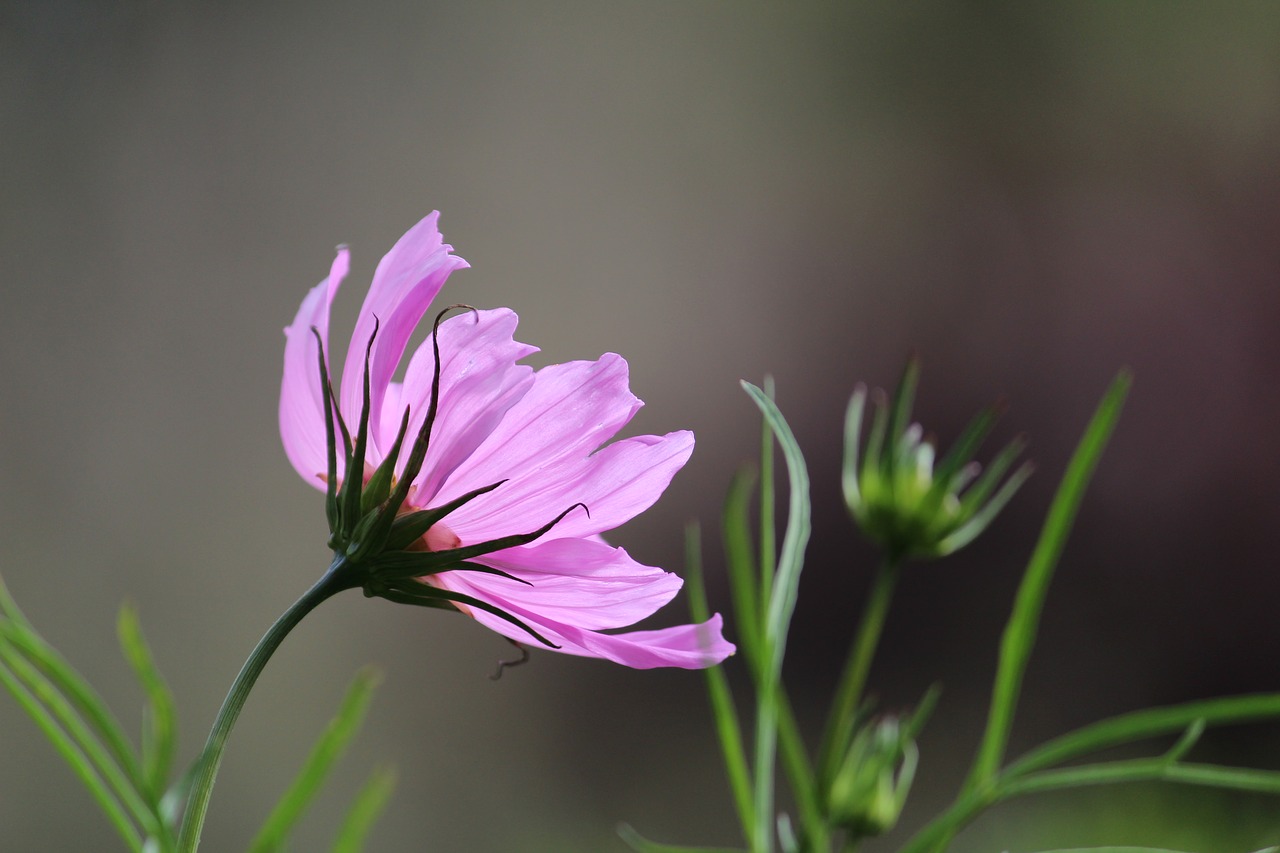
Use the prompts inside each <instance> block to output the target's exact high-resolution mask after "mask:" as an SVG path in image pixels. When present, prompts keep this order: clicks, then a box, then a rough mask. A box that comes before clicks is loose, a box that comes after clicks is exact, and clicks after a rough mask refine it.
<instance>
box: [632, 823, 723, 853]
mask: <svg viewBox="0 0 1280 853" xmlns="http://www.w3.org/2000/svg"><path fill="white" fill-rule="evenodd" d="M618 835H619V836H620V837H621V838H622V840H623V841H624V842H625V843H626V844H627V845H628V846H629V847H630V848H631V849H632V850H634V851H636V853H746V852H745V851H743V850H740V849H738V848H737V847H685V846H681V845H678V844H659V843H658V842H656V841H650V840H649V839H647V838H645V837H644V836H642V835H641V834H640V833H638V832H636V831H635V830H634V829H633V828H632V827H631V826H630V824H625V823H623V824H619V825H618Z"/></svg>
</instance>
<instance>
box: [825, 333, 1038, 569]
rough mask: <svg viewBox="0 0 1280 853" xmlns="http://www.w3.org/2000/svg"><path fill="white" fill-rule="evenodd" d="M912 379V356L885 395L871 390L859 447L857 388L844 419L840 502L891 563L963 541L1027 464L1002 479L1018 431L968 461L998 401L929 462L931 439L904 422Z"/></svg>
mask: <svg viewBox="0 0 1280 853" xmlns="http://www.w3.org/2000/svg"><path fill="white" fill-rule="evenodd" d="M919 377H920V363H919V361H918V360H917V359H915V358H912V359H911V360H910V361H909V362H908V363H907V367H906V370H905V371H904V372H903V375H902V379H901V381H900V382H899V383H898V387H897V389H896V390H895V391H894V394H893V398H892V400H889V399H888V397H887V395H885V394H884V392H882V391H877V392H876V393H875V394H874V395H872V408H873V409H874V412H873V414H872V417H871V427H870V431H869V434H868V437H867V441H866V446H865V448H863V449H862V451H861V453H860V452H859V448H860V446H861V445H862V422H863V419H864V415H865V413H866V408H867V398H868V393H867V389H866V388H865V387H864V386H861V385H860V386H858V388H857V389H856V390H855V391H854V394H853V397H852V399H850V401H849V407H848V411H847V415H846V418H845V456H844V469H843V476H842V482H843V487H844V498H845V503H846V505H847V506H848V508H849V512H850V513H851V514H852V515H853V518H854V520H855V521H856V522H857V524H858V526H859V527H861V528H862V530H863V532H865V533H866V534H867V535H868V536H870V537H871V538H872V539H873V540H875V541H876V542H877V543H878V544H879V545H880V546H881V547H882V548H884V549H885V551H886V552H887V556H888V558H889V559H890V560H891V561H894V562H896V561H899V560H902V559H904V558H907V557H926V558H928V557H941V556H944V555H946V554H950V553H952V552H953V551H956V550H958V549H960V548H962V547H964V546H965V545H967V544H969V543H970V542H971V541H973V539H974V538H976V537H977V536H978V534H980V533H981V532H982V531H983V530H985V529H986V528H987V526H988V525H989V524H990V523H991V522H992V520H993V519H994V518H995V517H996V515H997V514H998V513H999V512H1000V510H1002V509H1003V508H1004V506H1005V504H1007V503H1008V502H1009V500H1010V499H1011V498H1012V497H1013V495H1014V493H1015V492H1016V491H1017V490H1018V488H1019V487H1020V486H1021V485H1022V484H1023V483H1024V482H1025V481H1026V479H1027V478H1028V477H1029V476H1031V472H1032V470H1033V466H1032V465H1031V463H1030V462H1024V463H1023V464H1022V465H1021V466H1020V467H1018V469H1017V470H1015V471H1014V472H1013V473H1012V474H1011V475H1010V476H1009V477H1008V478H1007V479H1004V476H1005V474H1006V473H1007V472H1008V471H1009V468H1010V467H1011V466H1012V465H1013V462H1014V460H1015V459H1016V458H1017V456H1018V455H1019V454H1020V453H1021V452H1022V449H1023V447H1024V446H1025V444H1026V442H1025V440H1024V439H1022V438H1021V437H1018V438H1015V439H1014V440H1013V441H1011V442H1010V443H1009V444H1008V445H1006V446H1005V448H1004V449H1003V450H1001V451H1000V452H999V453H998V454H996V456H995V458H994V459H992V460H991V462H990V463H989V464H988V465H987V467H986V470H985V471H983V470H982V469H981V466H980V465H979V464H978V463H977V462H976V461H974V459H973V454H974V453H975V452H976V451H977V449H978V447H979V445H980V444H981V443H982V440H983V439H984V438H986V436H987V434H988V433H989V432H990V431H991V428H992V427H993V426H994V425H995V422H996V419H997V418H998V417H999V414H1000V408H1001V407H1000V406H999V405H994V406H989V407H987V408H986V409H984V410H983V411H981V412H979V413H978V415H977V416H976V417H975V418H974V419H973V420H972V421H970V423H969V425H968V426H967V427H966V428H965V430H964V432H963V433H962V434H961V436H960V438H959V439H958V440H957V441H956V443H955V445H954V446H953V447H952V448H951V449H950V451H949V452H948V453H947V454H946V455H945V456H943V457H942V459H941V460H940V461H938V463H937V465H936V467H935V464H934V462H935V457H936V455H937V450H936V448H935V445H934V441H933V439H932V438H929V437H925V436H924V431H923V429H922V428H921V427H920V425H919V424H915V423H910V418H911V406H912V403H913V401H914V398H915V391H916V386H917V384H918V382H919ZM1002 479H1003V483H1002V482H1001V480H1002Z"/></svg>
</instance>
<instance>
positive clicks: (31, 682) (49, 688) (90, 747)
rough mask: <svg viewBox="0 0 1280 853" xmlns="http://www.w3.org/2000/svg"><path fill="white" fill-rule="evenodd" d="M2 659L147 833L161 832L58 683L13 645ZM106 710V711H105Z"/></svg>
mask: <svg viewBox="0 0 1280 853" xmlns="http://www.w3.org/2000/svg"><path fill="white" fill-rule="evenodd" d="M0 658H2V659H3V661H4V664H5V666H6V667H7V668H8V670H9V671H10V672H11V673H12V674H13V675H14V676H16V677H17V679H18V680H19V681H20V682H22V686H23V687H24V688H26V689H27V690H29V691H30V693H31V695H32V696H34V697H35V700H36V701H38V702H39V703H40V704H41V706H42V707H43V709H44V711H45V712H47V713H48V714H49V715H50V716H51V717H52V718H53V719H54V720H56V721H57V724H58V726H60V727H61V729H62V730H63V731H64V732H65V733H66V734H67V736H68V737H70V738H71V740H72V741H74V742H75V744H76V746H77V748H78V749H79V750H80V752H81V753H82V754H83V755H84V756H85V757H86V758H87V759H88V760H89V761H90V762H91V763H92V764H93V768H94V770H96V771H97V772H98V773H99V774H100V775H101V777H102V779H103V780H104V781H105V782H106V783H107V784H108V785H109V786H110V787H111V789H112V791H113V792H114V793H115V795H116V797H117V798H118V799H119V801H120V803H121V805H123V806H124V807H125V808H126V809H127V810H128V811H129V813H130V814H131V815H132V816H133V819H134V820H135V821H137V822H138V823H139V824H141V825H142V827H143V829H144V830H145V831H146V832H147V833H148V834H157V833H158V832H159V831H160V825H159V819H158V818H157V816H156V814H155V812H154V811H153V810H152V808H151V806H150V805H148V803H147V802H146V800H145V799H144V794H143V792H142V791H140V790H139V789H138V788H137V787H136V786H135V784H134V782H135V780H134V779H131V778H130V777H129V775H128V773H127V772H126V771H125V770H124V769H122V768H121V767H120V765H119V764H118V763H117V762H116V761H115V759H114V757H113V756H112V755H111V753H110V751H109V750H108V749H107V748H106V747H105V746H103V744H102V741H101V740H99V739H98V737H97V735H96V734H95V733H94V731H93V730H92V728H91V727H90V726H89V724H87V723H86V722H85V720H84V718H82V717H81V716H80V714H78V713H77V710H76V707H75V705H74V704H73V703H71V702H70V701H68V699H67V698H66V696H64V695H63V694H62V692H61V691H60V690H59V686H58V685H57V683H56V682H54V681H52V680H50V679H49V678H47V677H46V676H45V675H44V673H43V672H42V671H41V670H40V668H38V667H36V666H35V665H33V664H32V663H31V662H30V661H28V660H26V659H25V658H23V657H22V655H20V654H18V653H16V652H15V651H14V648H13V646H11V645H7V644H6V645H2V646H0ZM104 710H105V709H104Z"/></svg>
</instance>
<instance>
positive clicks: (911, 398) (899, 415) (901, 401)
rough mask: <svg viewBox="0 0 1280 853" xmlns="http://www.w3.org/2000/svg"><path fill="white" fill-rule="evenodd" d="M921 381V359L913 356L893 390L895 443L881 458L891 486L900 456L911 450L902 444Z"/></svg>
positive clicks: (892, 433)
mask: <svg viewBox="0 0 1280 853" xmlns="http://www.w3.org/2000/svg"><path fill="white" fill-rule="evenodd" d="M919 382H920V361H919V360H918V359H916V358H914V357H912V358H911V359H910V360H909V361H907V366H906V367H905V368H904V369H903V371H902V379H901V380H900V381H899V382H898V387H897V388H896V389H894V392H893V403H892V409H893V415H892V417H891V418H890V420H889V436H890V440H891V441H892V442H893V445H892V446H891V447H890V448H889V452H888V453H886V454H885V455H884V456H883V457H882V458H881V460H880V467H881V470H882V471H883V472H884V475H885V477H886V478H887V479H888V480H889V483H890V488H892V487H893V473H894V470H895V469H896V467H897V463H898V462H899V457H900V456H905V455H907V452H908V451H909V448H904V447H902V445H903V444H906V443H907V442H906V438H907V435H906V433H907V422H908V421H909V420H910V419H911V407H912V404H913V403H914V402H915V397H916V386H917V385H918V384H919Z"/></svg>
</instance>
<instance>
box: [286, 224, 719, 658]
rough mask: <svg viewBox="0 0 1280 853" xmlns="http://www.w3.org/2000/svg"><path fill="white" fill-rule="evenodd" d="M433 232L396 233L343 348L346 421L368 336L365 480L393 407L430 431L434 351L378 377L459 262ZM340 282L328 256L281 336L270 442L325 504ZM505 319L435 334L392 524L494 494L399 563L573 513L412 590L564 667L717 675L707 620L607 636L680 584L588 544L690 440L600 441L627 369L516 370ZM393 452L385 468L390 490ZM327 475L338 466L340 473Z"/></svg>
mask: <svg viewBox="0 0 1280 853" xmlns="http://www.w3.org/2000/svg"><path fill="white" fill-rule="evenodd" d="M438 218H439V213H432V214H431V215H430V216H428V217H426V218H425V219H423V220H422V221H421V222H419V223H418V224H417V225H415V226H414V227H413V228H411V229H410V230H409V231H408V233H406V234H405V235H404V236H403V237H401V238H400V240H399V241H398V242H397V243H396V245H395V246H394V247H393V248H392V249H391V251H390V252H388V253H387V255H386V256H385V257H384V258H383V259H382V261H381V263H379V264H378V268H377V271H376V272H375V273H374V276H373V283H372V285H371V286H370V288H369V293H368V295H367V296H366V297H365V300H364V305H363V306H362V308H361V309H360V314H359V317H358V319H357V320H356V325H355V330H354V332H353V334H352V338H351V343H350V345H349V347H348V349H347V355H346V363H345V366H344V368H343V371H342V379H341V384H340V388H339V391H338V393H337V401H338V406H337V411H338V414H339V415H340V416H341V419H342V421H343V422H344V423H345V424H348V425H354V424H356V423H358V422H359V421H360V418H361V414H362V409H363V395H362V391H363V388H362V386H363V376H364V374H365V370H366V347H367V346H368V345H369V342H370V341H371V340H372V346H371V349H369V350H368V353H369V354H368V361H367V363H368V376H369V407H368V412H367V414H368V424H369V427H368V430H369V438H368V448H367V451H366V454H365V477H366V480H367V478H368V477H369V476H370V474H371V473H372V472H373V471H374V469H375V468H376V467H377V466H378V465H379V464H380V463H381V462H382V461H383V460H384V459H385V458H387V457H388V456H391V455H393V454H395V450H394V445H395V441H396V437H397V434H398V432H399V431H400V429H401V421H402V418H403V417H404V416H405V412H406V410H407V411H408V430H407V435H408V436H410V439H408V440H406V441H410V440H411V438H412V436H415V435H417V434H418V433H419V431H420V430H421V429H422V427H423V423H424V419H425V418H426V417H427V410H428V401H429V399H430V396H431V390H432V383H433V381H434V374H435V371H436V359H435V355H434V353H433V350H432V347H431V340H430V339H428V340H427V341H426V342H424V343H423V344H422V345H421V346H419V347H418V349H417V350H416V351H415V352H414V353H413V355H412V356H411V357H410V359H409V363H408V365H407V367H406V370H405V373H404V381H403V382H395V381H392V375H393V374H394V373H395V371H396V368H397V367H398V365H399V364H400V361H401V358H402V356H403V355H404V351H405V348H406V346H407V344H408V341H409V338H410V336H411V335H412V333H413V331H414V329H415V328H416V327H417V325H418V323H419V321H420V320H421V319H422V318H423V316H424V315H425V313H426V311H427V308H428V307H429V306H430V304H431V302H432V300H433V299H434V298H435V296H436V294H437V293H439V292H440V289H441V287H443V285H444V283H445V280H446V279H447V278H448V277H449V274H450V273H451V272H453V271H454V270H456V269H461V268H465V267H467V266H468V264H467V262H466V261H464V260H462V259H461V258H459V257H457V256H456V255H454V254H452V250H453V247H452V246H449V245H448V244H446V243H444V242H443V239H442V237H441V235H440V232H439V230H438V229H437V225H436V223H437V220H438ZM348 268H349V255H348V251H347V249H346V248H345V247H340V248H339V250H338V254H337V257H336V258H335V260H334V262H333V266H332V268H331V269H330V272H329V277H328V278H327V279H325V280H324V281H322V282H320V284H318V285H317V286H316V287H314V288H313V289H312V290H311V291H310V292H309V293H308V294H307V296H306V298H305V299H304V300H303V301H302V305H301V307H300V308H299V309H298V314H297V316H296V317H295V318H294V321H293V323H292V324H291V325H290V326H289V327H288V328H287V329H285V336H286V343H285V355H284V380H283V383H282V385H281V390H280V435H281V438H282V439H283V441H284V447H285V452H286V454H287V455H288V457H289V461H290V462H291V463H292V464H293V467H294V468H295V469H296V470H297V471H298V473H299V474H300V475H301V476H302V478H303V479H304V480H305V481H306V482H308V483H310V484H311V485H312V486H314V487H316V488H317V489H320V490H322V491H323V490H325V489H326V488H327V486H328V484H327V482H326V481H327V477H328V470H329V469H328V464H329V460H328V453H329V449H328V440H327V434H326V425H325V414H324V411H325V393H326V392H325V390H324V389H323V387H322V381H321V377H320V371H319V369H318V365H319V358H320V355H321V353H320V350H319V348H320V346H321V342H323V344H324V352H325V357H326V358H327V352H328V339H329V306H330V304H331V303H332V301H333V298H334V295H335V294H336V293H337V291H338V287H339V286H340V285H341V283H342V280H343V278H345V277H346V275H347V271H348ZM516 322H517V318H516V315H515V314H514V313H513V312H512V311H510V310H509V309H505V308H499V309H496V310H489V311H476V312H468V313H463V314H458V315H456V316H454V317H451V318H450V319H448V320H445V321H444V322H443V323H441V324H440V326H439V328H438V332H437V342H438V345H439V352H440V365H439V386H438V387H439V408H438V412H437V415H436V418H435V420H434V422H433V423H432V424H431V425H430V427H429V433H428V434H429V445H428V448H427V452H426V456H425V459H424V461H423V464H422V465H421V467H420V469H418V470H417V471H416V472H411V477H412V481H411V484H410V485H409V488H408V494H407V497H406V499H405V502H404V505H403V507H402V508H401V509H400V510H399V512H400V513H405V512H412V511H416V510H424V509H432V508H436V507H441V506H443V505H445V504H447V503H449V502H450V501H454V500H456V499H458V498H460V497H462V496H464V495H467V494H468V493H471V492H474V491H476V490H479V489H482V488H483V487H487V486H492V485H494V484H496V483H499V482H501V485H499V486H497V488H494V489H492V490H491V491H488V492H484V493H482V494H479V495H478V496H475V497H473V498H471V499H470V500H468V501H466V502H465V503H463V504H462V505H461V506H459V507H458V508H456V509H454V510H453V511H452V512H450V513H449V514H448V515H447V516H445V518H444V519H442V520H440V521H438V522H436V523H435V524H434V525H433V526H432V527H431V528H430V529H429V530H428V531H427V532H426V534H425V535H423V536H422V537H421V539H420V540H418V541H417V542H415V543H413V545H412V546H410V548H409V549H407V550H411V551H431V552H443V551H447V550H450V549H456V548H465V547H468V546H472V545H478V544H481V543H485V542H491V541H493V540H499V539H503V538H505V537H510V536H515V535H521V534H528V533H529V532H530V531H535V530H538V529H540V528H542V527H543V526H545V525H547V524H548V523H549V522H551V521H552V520H553V519H555V518H556V517H557V516H559V515H561V514H562V513H564V512H565V511H566V510H570V508H571V507H574V506H575V505H578V504H580V505H582V506H578V507H576V508H574V509H572V510H570V511H569V512H568V513H567V514H566V515H564V517H563V518H562V519H561V520H560V521H558V522H557V523H555V524H554V525H553V526H552V527H551V529H550V530H549V531H548V532H547V533H545V534H544V535H542V536H541V537H540V538H538V539H536V540H535V541H531V542H527V543H525V544H521V545H517V546H515V547H508V548H503V549H501V550H496V551H492V552H491V553H487V554H483V555H481V556H476V557H474V558H471V559H470V560H468V562H469V563H474V564H479V565H480V566H481V567H484V569H487V570H496V572H494V573H489V571H485V570H484V569H481V570H468V569H467V568H466V566H465V565H463V564H459V565H457V566H454V567H451V568H450V570H445V571H436V572H434V573H431V574H427V575H425V576H421V577H418V578H417V579H416V580H414V581H413V583H421V584H427V585H430V586H432V587H436V588H437V589H439V590H445V591H450V592H451V593H456V594H460V595H462V596H467V597H470V598H472V599H475V600H477V601H480V602H484V603H486V604H487V605H490V606H491V607H492V608H494V609H496V610H498V611H501V612H502V613H506V614H509V615H510V616H511V617H514V619H515V620H517V621H518V622H519V623H521V624H523V625H525V626H528V627H529V628H531V629H533V630H534V631H536V632H537V633H538V634H539V635H541V636H542V637H543V638H545V639H546V640H548V641H549V642H550V643H552V644H554V645H555V646H557V647H558V649H559V651H562V652H566V653H569V654H577V655H585V656H588V657H598V658H605V659H607V660H612V661H616V662H617V663H621V664H624V665H626V666H631V667H636V668H641V669H645V668H650V667H657V666H676V667H683V668H686V669H695V668H701V667H706V666H711V665H713V664H716V663H718V662H720V661H721V660H723V659H724V658H726V657H727V656H729V655H730V654H732V653H733V651H734V647H733V645H732V644H730V643H728V642H727V641H725V639H724V637H723V635H722V628H721V620H720V616H719V615H718V614H717V615H715V616H713V617H712V618H711V619H709V620H708V621H706V622H704V623H702V624H698V625H681V626H677V627H673V628H664V629H659V630H653V631H631V632H625V633H604V632H605V631H608V630H610V629H615V628H622V627H625V626H629V625H632V624H634V623H636V622H637V621H639V620H641V619H644V618H646V617H648V616H650V615H652V614H653V613H654V612H655V611H657V610H658V609H659V608H660V607H662V606H663V605H664V604H666V603H667V602H668V601H670V600H671V598H672V597H673V596H674V595H675V594H676V592H677V591H678V590H679V589H680V586H681V584H682V581H681V580H680V578H679V577H677V576H676V575H674V574H672V573H669V572H665V571H663V570H662V569H659V568H655V567H653V566H646V565H643V564H641V563H638V562H636V561H635V560H634V559H632V558H631V556H630V555H629V554H628V553H627V552H626V551H625V550H623V549H622V548H615V547H612V546H610V545H608V544H607V543H606V542H605V541H604V540H603V539H602V538H601V534H603V533H605V532H607V531H609V530H612V529H613V528H615V527H617V526H619V525H620V524H622V523H624V522H626V521H628V520H629V519H631V518H633V517H634V516H636V515H638V514H639V513H641V512H643V511H644V510H645V509H647V508H648V507H649V506H651V505H652V504H653V503H654V501H656V500H657V499H658V497H659V496H660V495H661V494H662V492H663V491H664V490H665V489H666V487H667V484H668V483H670V481H671V478H672V477H673V476H674V475H675V473H676V471H678V470H680V468H681V467H682V466H683V465H684V463H685V462H686V461H687V460H688V458H689V455H690V453H691V452H692V451H693V434H692V433H690V432H687V431H679V432H672V433H668V434H667V435H663V436H653V435H644V436H635V437H632V438H624V439H621V440H618V441H612V442H610V440H611V439H612V438H613V437H614V436H615V435H616V434H617V432H618V431H619V430H620V429H622V427H624V426H625V425H626V424H627V422H628V421H630V420H631V417H632V416H633V415H634V414H635V413H636V411H637V410H638V409H639V408H640V406H641V405H642V404H641V402H640V400H638V399H637V398H636V397H635V396H633V395H632V394H631V391H630V389H629V387H628V379H627V363H626V361H624V360H623V359H622V357H621V356H618V355H614V354H612V353H610V354H606V355H604V356H602V357H600V358H599V359H598V360H596V361H576V362H569V363H567V364H558V365H553V366H550V367H545V368H543V369H541V370H538V371H534V370H533V369H532V368H531V367H529V366H527V365H522V364H519V363H518V362H519V361H520V360H521V359H522V358H524V357H525V356H527V355H529V354H530V353H533V352H536V351H537V350H536V349H535V348H534V347H531V346H528V345H527V344H522V343H519V342H517V341H516V340H514V338H513V335H514V333H515V328H516ZM335 420H336V418H335ZM353 429H354V428H353ZM606 442H609V443H606ZM406 456H407V453H405V452H401V453H400V454H399V455H398V456H397V457H396V460H397V461H396V465H395V469H394V471H395V475H396V478H397V480H399V479H400V478H401V476H402V474H403V472H404V464H405V458H406ZM341 470H342V468H341V464H339V468H338V471H339V474H338V476H339V477H340V476H341ZM583 506H585V507H586V508H587V509H586V510H584V509H583V508H582V507H583ZM366 589H368V587H366ZM454 606H456V607H457V608H458V609H459V610H461V611H462V612H464V613H467V614H468V615H470V616H472V617H473V618H475V619H476V621H478V622H480V623H481V624H483V625H486V626H487V627H489V628H491V629H493V630H494V631H497V632H498V633H499V634H502V635H503V636H505V637H508V638H510V639H512V640H515V641H521V642H522V641H527V640H529V639H530V633H529V631H527V630H525V629H523V628H522V627H520V625H518V624H515V623H513V622H512V621H508V620H507V619H503V618H501V617H500V616H498V615H496V614H495V613H493V612H491V611H489V610H486V609H481V608H479V607H473V606H468V605H467V604H465V603H459V602H457V601H455V602H454Z"/></svg>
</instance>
